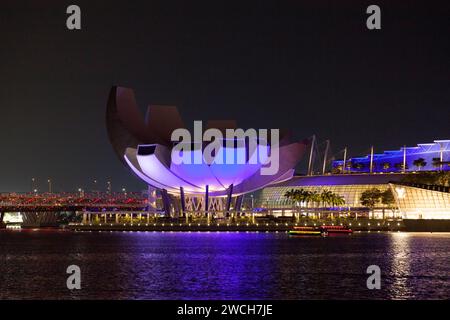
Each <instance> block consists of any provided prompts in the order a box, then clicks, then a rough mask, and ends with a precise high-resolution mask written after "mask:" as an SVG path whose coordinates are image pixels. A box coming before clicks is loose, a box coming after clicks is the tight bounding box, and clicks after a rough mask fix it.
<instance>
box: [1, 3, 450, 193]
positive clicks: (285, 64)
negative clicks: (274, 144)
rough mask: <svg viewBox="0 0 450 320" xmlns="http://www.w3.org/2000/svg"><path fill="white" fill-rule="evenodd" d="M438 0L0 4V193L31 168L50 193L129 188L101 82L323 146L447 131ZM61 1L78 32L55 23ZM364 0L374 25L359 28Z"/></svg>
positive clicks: (189, 111)
mask: <svg viewBox="0 0 450 320" xmlns="http://www.w3.org/2000/svg"><path fill="white" fill-rule="evenodd" d="M394 2H395V3H394ZM445 3H446V2H444V1H442V2H438V1H378V0H375V1H372V0H371V1H336V0H329V1H323V0H315V1H312V0H309V1H300V0H296V1H243V0H241V1H226V2H225V1H223V2H222V1H216V0H209V1H178V2H174V1H167V0H164V1H150V0H149V1H142V3H141V2H138V1H123V0H122V1H93V0H90V1H79V0H76V1H61V0H54V1H49V0H41V1H37V0H34V1H23V0H2V1H1V3H0V39H1V44H0V46H1V47H0V48H1V49H0V75H1V77H0V81H1V85H0V110H1V113H0V145H1V157H0V191H1V192H6V191H29V190H30V180H31V177H36V178H37V179H38V184H39V186H38V187H39V189H40V190H44V189H46V180H47V178H48V177H51V179H52V181H53V189H54V190H56V191H58V190H66V191H74V190H76V189H78V188H79V187H82V188H85V189H86V190H90V189H92V187H93V183H92V181H93V180H94V179H97V180H98V185H99V187H98V188H99V189H105V188H106V181H107V180H108V179H110V180H111V181H112V186H113V189H114V190H119V189H121V188H122V187H126V188H127V190H140V189H143V188H144V185H143V184H142V183H141V182H140V181H139V180H138V179H137V178H135V177H134V176H133V175H131V174H130V172H129V171H128V170H127V169H126V168H125V167H124V166H123V165H122V164H121V162H120V161H119V160H118V158H117V157H116V155H115V154H114V152H113V149H112V147H111V145H110V143H109V140H108V138H107V133H106V127H105V110H106V102H107V98H108V93H109V90H110V87H111V86H112V85H121V86H128V87H132V88H134V89H135V93H136V96H137V99H138V102H139V104H140V107H141V109H142V110H143V111H144V110H145V109H146V108H147V105H148V104H150V103H153V104H176V105H177V106H178V108H179V110H180V113H181V114H182V116H183V117H184V119H185V121H186V123H187V124H189V123H192V121H193V120H207V119H236V120H238V125H239V127H243V128H247V127H253V128H280V127H282V128H291V129H293V130H294V133H295V136H296V137H297V138H299V139H301V138H306V137H310V136H311V135H313V134H316V135H317V137H318V139H319V141H321V142H322V141H324V140H326V139H330V140H331V147H332V151H333V153H334V154H336V156H337V157H338V156H339V153H338V152H339V150H342V149H343V148H344V146H349V153H350V156H358V155H361V154H365V153H367V152H368V151H369V148H370V145H372V144H373V145H374V146H375V151H378V152H381V151H382V150H384V149H398V148H399V147H400V146H402V145H404V144H406V145H415V144H417V143H422V142H431V141H432V140H434V139H450V130H449V128H450V126H449V123H450V5H449V4H446V5H445ZM447 3H448V1H447ZM70 4H77V5H79V6H80V7H81V10H82V30H80V31H69V30H68V29H67V28H66V18H67V14H66V8H67V6H68V5H70ZM370 4H377V5H379V6H380V7H381V12H382V29H381V30H374V31H370V30H368V29H367V28H366V19H367V17H368V15H367V14H366V13H365V12H366V8H367V6H368V5H370ZM341 156H342V153H341ZM303 161H304V162H305V161H306V157H305V159H304V160H303ZM303 166H304V164H303ZM300 167H302V166H300Z"/></svg>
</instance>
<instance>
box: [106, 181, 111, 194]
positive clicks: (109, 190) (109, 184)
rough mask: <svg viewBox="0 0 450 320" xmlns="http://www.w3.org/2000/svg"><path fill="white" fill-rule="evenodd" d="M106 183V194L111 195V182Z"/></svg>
mask: <svg viewBox="0 0 450 320" xmlns="http://www.w3.org/2000/svg"><path fill="white" fill-rule="evenodd" d="M106 183H107V185H108V187H107V190H108V193H111V181H108V182H106Z"/></svg>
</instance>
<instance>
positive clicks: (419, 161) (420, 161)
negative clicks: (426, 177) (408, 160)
mask: <svg viewBox="0 0 450 320" xmlns="http://www.w3.org/2000/svg"><path fill="white" fill-rule="evenodd" d="M413 165H414V166H416V167H417V168H418V169H419V170H420V169H422V168H423V167H425V166H426V165H427V162H426V161H425V159H424V158H419V159H416V160H414V161H413Z"/></svg>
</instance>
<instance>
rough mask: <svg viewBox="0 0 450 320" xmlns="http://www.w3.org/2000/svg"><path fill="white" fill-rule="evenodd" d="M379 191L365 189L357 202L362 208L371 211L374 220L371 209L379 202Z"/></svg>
mask: <svg viewBox="0 0 450 320" xmlns="http://www.w3.org/2000/svg"><path fill="white" fill-rule="evenodd" d="M380 198H381V191H380V190H379V189H377V188H372V189H367V190H366V191H364V192H363V193H362V194H361V197H360V198H359V201H360V202H361V204H362V205H363V206H364V207H367V208H369V209H370V210H371V211H372V218H374V215H375V213H374V211H373V209H374V208H375V206H376V205H377V204H378V203H379V202H380Z"/></svg>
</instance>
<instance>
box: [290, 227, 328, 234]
mask: <svg viewBox="0 0 450 320" xmlns="http://www.w3.org/2000/svg"><path fill="white" fill-rule="evenodd" d="M289 234H290V235H294V236H320V235H321V234H322V232H321V231H320V229H319V228H317V227H294V228H293V229H292V230H289Z"/></svg>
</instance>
